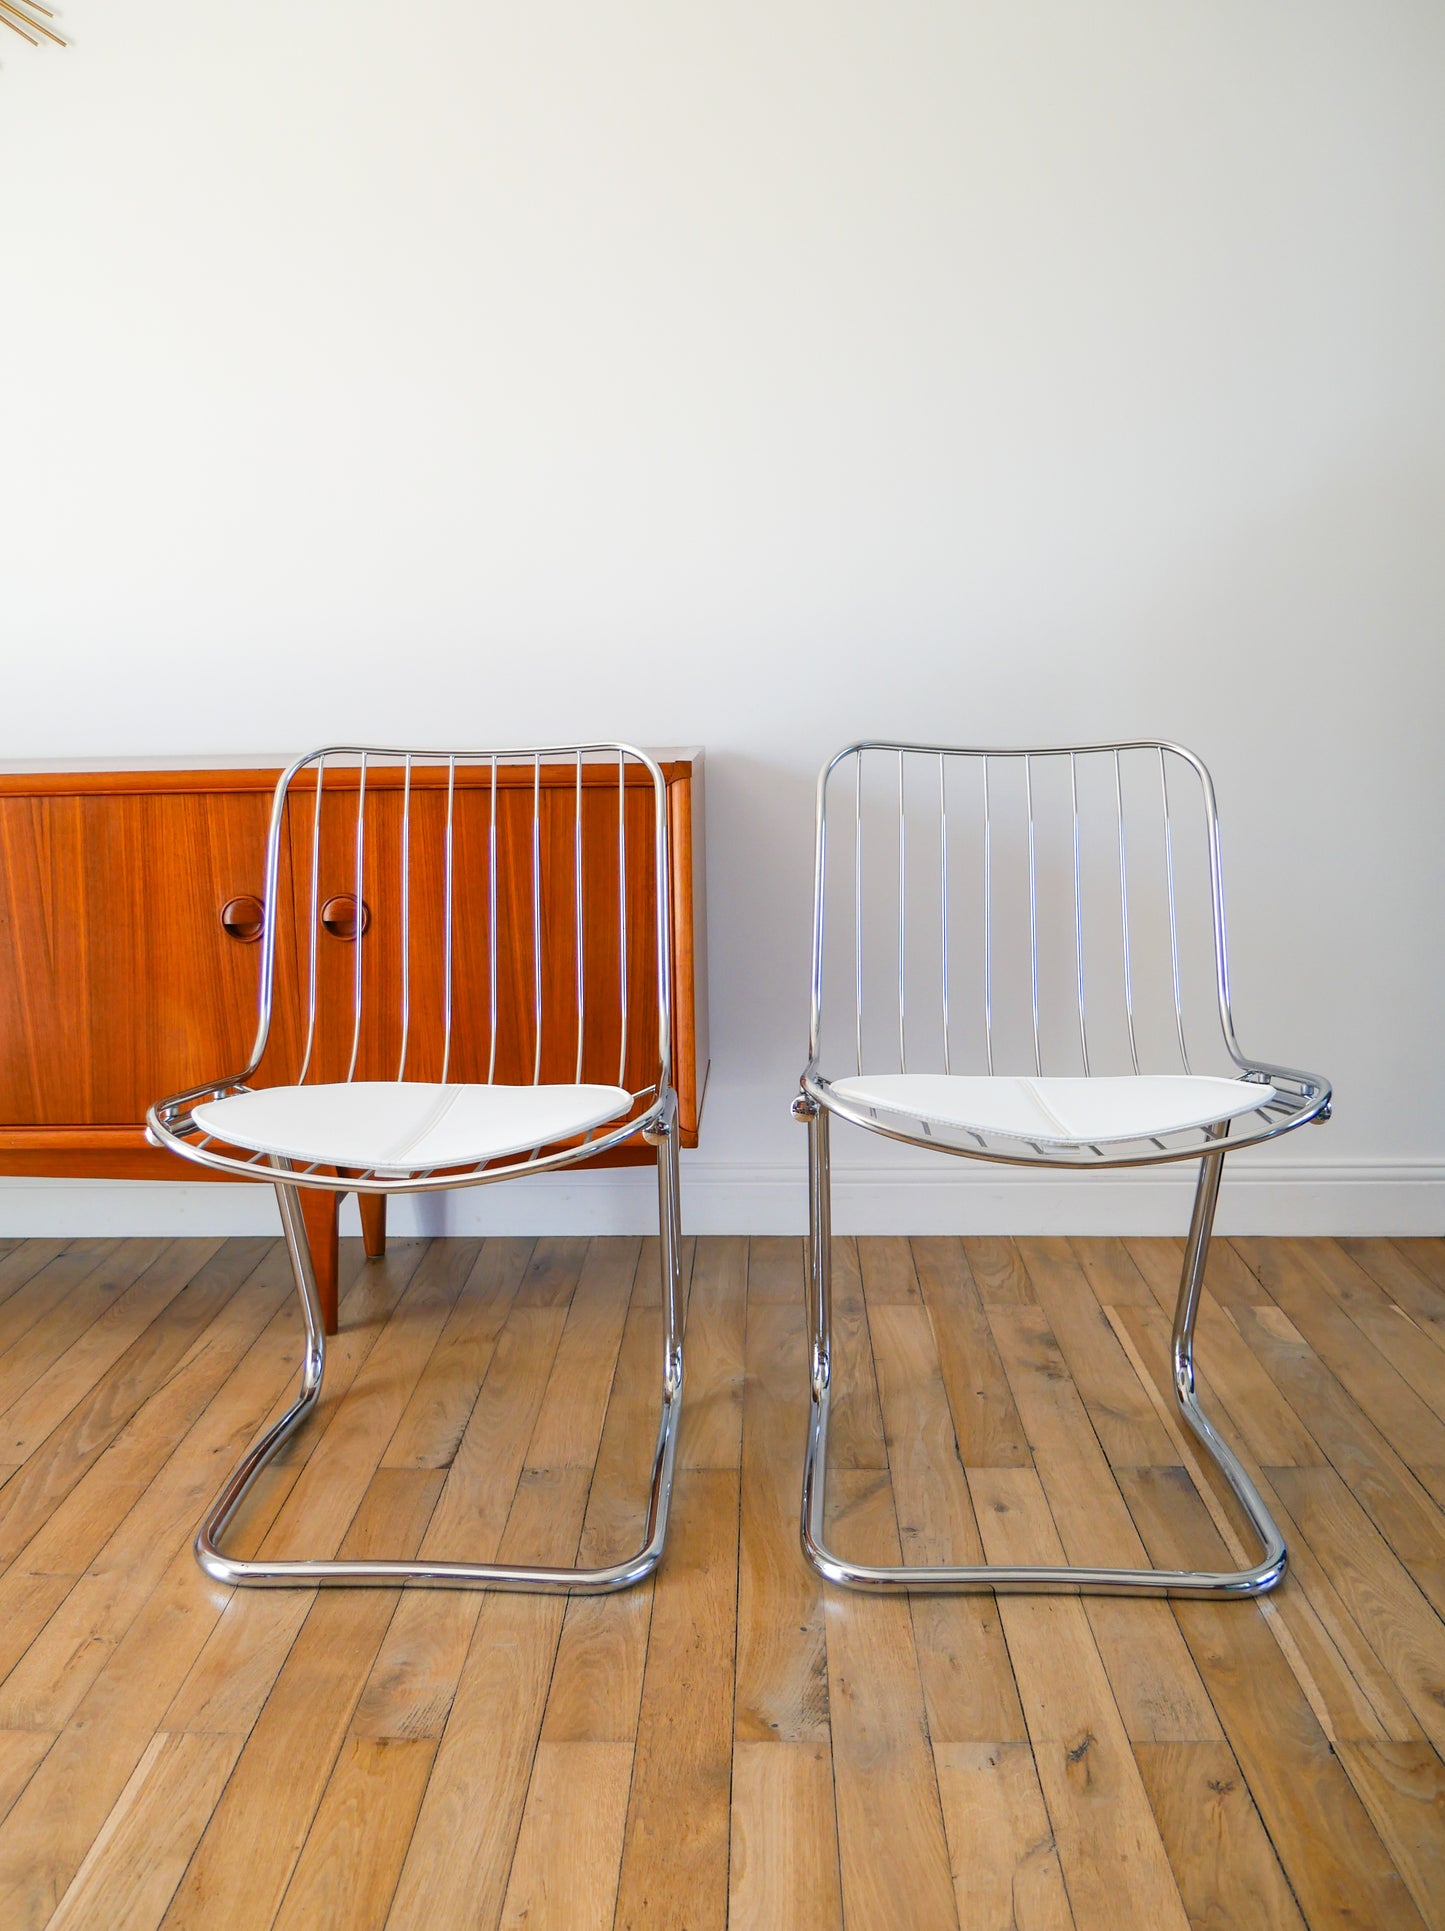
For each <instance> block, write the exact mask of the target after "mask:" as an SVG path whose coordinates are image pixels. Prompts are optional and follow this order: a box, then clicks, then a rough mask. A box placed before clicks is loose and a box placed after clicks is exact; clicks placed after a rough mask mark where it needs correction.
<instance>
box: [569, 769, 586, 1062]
mask: <svg viewBox="0 0 1445 1931" xmlns="http://www.w3.org/2000/svg"><path fill="white" fill-rule="evenodd" d="M572 877H573V881H574V884H575V888H576V892H575V905H574V917H575V920H576V927H577V1069H576V1071H575V1072H574V1073H573V1075H572V1077H573V1079H574V1080H575V1081H576V1083H577V1084H578V1085H579V1086H580V1085H581V1084H582V1030H583V1019H584V1016H585V1014H586V1010H587V999H586V993H585V989H584V988H585V982H584V979H583V954H584V947H583V944H582V753H581V751H580V750H579V751H578V753H577V795H576V817H575V820H574V823H573V826H572Z"/></svg>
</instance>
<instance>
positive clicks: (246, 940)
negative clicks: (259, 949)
mask: <svg viewBox="0 0 1445 1931" xmlns="http://www.w3.org/2000/svg"><path fill="white" fill-rule="evenodd" d="M265 923H266V908H265V906H264V905H263V904H262V903H261V901H260V899H258V898H252V897H251V895H250V894H249V893H244V894H243V895H242V896H241V897H240V898H228V899H227V900H226V903H225V904H224V905H223V906H222V907H221V930H222V931H223V932H224V933H225V935H226V937H227V938H228V939H236V940H238V941H239V942H240V944H242V945H254V944H255V943H256V941H257V940H258V939H259V938H260V936H261V933H262V930H263V928H264V926H265Z"/></svg>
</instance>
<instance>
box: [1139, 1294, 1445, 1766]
mask: <svg viewBox="0 0 1445 1931" xmlns="http://www.w3.org/2000/svg"><path fill="white" fill-rule="evenodd" d="M1113 1318H1114V1319H1115V1320H1117V1322H1118V1324H1119V1332H1120V1335H1121V1338H1122V1339H1123V1340H1124V1342H1125V1344H1126V1346H1131V1347H1132V1348H1133V1349H1134V1351H1135V1357H1136V1359H1137V1360H1138V1361H1139V1363H1140V1368H1141V1375H1142V1377H1143V1378H1144V1379H1145V1380H1146V1381H1147V1380H1149V1379H1150V1378H1152V1380H1153V1383H1154V1388H1155V1394H1156V1399H1157V1401H1158V1403H1159V1406H1160V1409H1161V1412H1163V1413H1166V1414H1167V1413H1169V1411H1170V1409H1171V1408H1172V1405H1173V1400H1174V1396H1173V1388H1172V1375H1171V1369H1170V1350H1169V1324H1168V1322H1167V1321H1166V1320H1165V1319H1164V1317H1163V1315H1162V1313H1160V1312H1159V1311H1157V1310H1156V1311H1154V1312H1152V1313H1151V1312H1150V1310H1148V1309H1145V1308H1120V1309H1117V1310H1115V1311H1114V1316H1113ZM1206 1412H1211V1410H1210V1408H1208V1407H1206ZM1212 1412H1213V1413H1214V1414H1216V1415H1217V1416H1219V1418H1220V1420H1221V1421H1222V1422H1224V1423H1225V1425H1226V1426H1228V1424H1230V1423H1231V1422H1232V1421H1233V1420H1234V1418H1235V1413H1236V1412H1237V1411H1234V1410H1231V1409H1230V1408H1228V1407H1226V1406H1225V1405H1224V1404H1222V1403H1215V1404H1214V1406H1213V1409H1212ZM1168 1425H1169V1426H1170V1428H1171V1429H1172V1430H1173V1432H1174V1433H1175V1435H1176V1438H1177V1439H1178V1441H1179V1444H1180V1451H1181V1452H1180V1462H1181V1464H1183V1463H1184V1462H1185V1456H1186V1454H1188V1455H1189V1463H1188V1466H1189V1467H1190V1469H1191V1472H1193V1474H1194V1483H1195V1487H1196V1489H1199V1490H1200V1493H1201V1494H1202V1495H1205V1496H1206V1499H1209V1498H1211V1497H1212V1510H1213V1512H1214V1513H1215V1525H1216V1527H1218V1526H1219V1523H1220V1522H1221V1521H1227V1522H1230V1523H1231V1524H1232V1526H1231V1539H1230V1540H1229V1544H1228V1546H1229V1549H1230V1553H1231V1557H1232V1559H1233V1560H1234V1561H1235V1562H1236V1563H1237V1564H1240V1565H1242V1564H1243V1563H1244V1562H1245V1561H1246V1560H1248V1559H1249V1556H1250V1554H1251V1553H1252V1552H1253V1551H1254V1549H1255V1544H1254V1540H1253V1537H1252V1535H1251V1534H1250V1532H1249V1531H1248V1529H1247V1528H1246V1527H1245V1526H1244V1525H1243V1523H1242V1520H1241V1519H1238V1517H1237V1509H1236V1507H1235V1504H1234V1502H1233V1498H1232V1497H1231V1498H1229V1499H1228V1502H1227V1505H1226V1500H1225V1498H1224V1494H1223V1490H1222V1485H1221V1484H1218V1483H1217V1482H1214V1481H1212V1480H1211V1481H1210V1482H1209V1483H1208V1485H1207V1487H1206V1488H1200V1483H1201V1480H1202V1477H1201V1474H1200V1472H1199V1458H1198V1455H1197V1451H1194V1450H1192V1449H1190V1448H1188V1447H1187V1445H1186V1442H1185V1431H1184V1429H1183V1427H1182V1425H1181V1424H1180V1423H1179V1421H1178V1420H1177V1417H1174V1416H1171V1419H1170V1421H1169V1424H1168ZM1236 1452H1237V1453H1238V1455H1239V1457H1240V1460H1241V1462H1242V1463H1243V1465H1244V1470H1245V1473H1246V1474H1247V1475H1248V1476H1249V1477H1250V1479H1251V1480H1252V1481H1253V1483H1254V1485H1255V1487H1256V1488H1257V1489H1258V1490H1259V1493H1260V1496H1261V1499H1262V1500H1263V1502H1264V1505H1265V1507H1266V1508H1267V1509H1268V1510H1269V1511H1270V1513H1271V1515H1272V1516H1273V1517H1274V1519H1275V1521H1276V1522H1277V1523H1278V1525H1279V1528H1280V1531H1281V1533H1282V1534H1283V1535H1284V1537H1285V1540H1286V1543H1287V1545H1288V1548H1289V1552H1290V1569H1289V1573H1288V1575H1287V1577H1286V1579H1285V1582H1284V1584H1283V1586H1282V1587H1281V1588H1279V1589H1278V1590H1276V1591H1275V1592H1274V1593H1273V1594H1272V1595H1271V1596H1269V1597H1268V1598H1267V1599H1266V1600H1265V1603H1264V1606H1263V1608H1262V1610H1261V1614H1263V1615H1264V1617H1265V1618H1266V1620H1267V1622H1268V1624H1269V1627H1270V1630H1271V1632H1272V1634H1273V1635H1274V1636H1275V1638H1276V1640H1277V1641H1278V1642H1279V1643H1280V1645H1281V1647H1282V1649H1283V1650H1284V1653H1285V1657H1286V1660H1287V1661H1288V1662H1289V1664H1290V1667H1291V1668H1292V1669H1293V1670H1294V1672H1295V1674H1296V1676H1297V1678H1298V1680H1299V1682H1300V1684H1301V1687H1302V1688H1303V1689H1304V1691H1305V1694H1306V1696H1307V1697H1308V1698H1309V1700H1310V1704H1311V1707H1312V1708H1313V1710H1314V1712H1315V1714H1316V1716H1317V1717H1318V1718H1319V1720H1320V1723H1321V1726H1322V1727H1323V1729H1324V1731H1325V1734H1326V1736H1328V1737H1329V1738H1330V1740H1331V1742H1334V1741H1337V1740H1338V1739H1340V1738H1342V1737H1358V1738H1365V1739H1368V1738H1385V1737H1401V1738H1414V1737H1418V1736H1419V1735H1421V1734H1422V1733H1421V1731H1420V1728H1419V1725H1418V1724H1417V1723H1416V1721H1415V1719H1414V1718H1413V1717H1412V1716H1411V1714H1410V1711H1409V1707H1408V1705H1407V1704H1406V1702H1405V1700H1404V1698H1403V1697H1402V1696H1401V1694H1400V1691H1399V1687H1398V1685H1396V1684H1395V1683H1394V1682H1393V1681H1392V1680H1391V1679H1390V1677H1389V1676H1388V1674H1387V1672H1386V1671H1385V1668H1384V1666H1383V1665H1382V1664H1381V1663H1380V1661H1379V1659H1378V1657H1377V1656H1376V1655H1375V1654H1374V1651H1373V1650H1372V1649H1371V1647H1370V1645H1369V1642H1368V1641H1367V1639H1366V1637H1365V1635H1364V1634H1363V1632H1362V1631H1361V1629H1360V1628H1359V1625H1358V1624H1357V1622H1356V1621H1355V1619H1354V1617H1353V1616H1352V1615H1351V1614H1350V1612H1349V1610H1348V1609H1347V1608H1346V1606H1345V1604H1344V1603H1343V1602H1342V1601H1341V1599H1340V1596H1339V1593H1338V1591H1337V1590H1336V1588H1335V1587H1334V1585H1333V1583H1332V1582H1331V1581H1330V1580H1329V1578H1328V1577H1327V1576H1326V1574H1325V1573H1324V1571H1323V1569H1322V1568H1321V1566H1320V1564H1319V1563H1318V1561H1317V1560H1316V1559H1315V1557H1314V1554H1313V1552H1312V1551H1311V1550H1310V1548H1309V1545H1308V1544H1307V1543H1306V1542H1305V1541H1304V1540H1303V1538H1302V1537H1301V1536H1300V1535H1299V1533H1298V1531H1297V1529H1296V1527H1295V1525H1294V1523H1293V1521H1292V1519H1291V1517H1290V1515H1289V1511H1288V1509H1287V1507H1286V1504H1285V1502H1284V1501H1283V1499H1282V1498H1281V1496H1280V1495H1279V1493H1278V1491H1277V1490H1276V1489H1275V1487H1274V1486H1273V1485H1272V1483H1271V1481H1270V1478H1269V1476H1268V1474H1266V1472H1265V1471H1264V1469H1262V1468H1261V1467H1260V1466H1259V1464H1258V1462H1257V1461H1256V1460H1255V1459H1254V1457H1253V1456H1252V1455H1251V1453H1250V1451H1249V1449H1248V1448H1247V1447H1246V1446H1245V1445H1244V1444H1243V1442H1242V1441H1240V1440H1238V1437H1237V1436H1236ZM1290 1466H1296V1464H1291V1465H1290ZM1310 1466H1311V1468H1315V1467H1316V1466H1324V1464H1323V1463H1321V1464H1319V1465H1316V1464H1310ZM1216 1491H1218V1492H1217V1493H1216ZM1198 1561H1199V1562H1200V1563H1201V1564H1204V1563H1205V1562H1206V1557H1205V1556H1204V1554H1203V1553H1202V1552H1201V1554H1200V1555H1199V1557H1198Z"/></svg>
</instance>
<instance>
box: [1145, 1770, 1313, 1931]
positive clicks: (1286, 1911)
mask: <svg viewBox="0 0 1445 1931" xmlns="http://www.w3.org/2000/svg"><path fill="white" fill-rule="evenodd" d="M1134 1755H1135V1757H1136V1758H1137V1759H1138V1763H1139V1772H1140V1775H1141V1776H1142V1777H1143V1779H1144V1788H1145V1789H1146V1790H1147V1791H1148V1793H1149V1802H1150V1804H1151V1805H1152V1806H1153V1810H1154V1817H1155V1821H1156V1822H1157V1823H1158V1825H1159V1832H1160V1835H1161V1836H1162V1837H1163V1839H1164V1848H1165V1850H1166V1851H1167V1853H1168V1855H1169V1863H1170V1867H1171V1868H1172V1870H1173V1872H1174V1876H1175V1878H1176V1880H1177V1882H1178V1885H1179V1895H1180V1896H1181V1897H1182V1898H1183V1900H1184V1908H1185V1909H1186V1910H1187V1911H1188V1913H1189V1921H1190V1923H1191V1924H1203V1925H1215V1924H1218V1925H1226V1924H1237V1925H1241V1926H1243V1925H1248V1926H1249V1927H1250V1931H1304V1919H1303V1918H1302V1917H1301V1916H1300V1911H1299V1906H1298V1904H1296V1902H1295V1898H1294V1893H1293V1891H1291V1889H1290V1887H1289V1880H1288V1879H1287V1878H1286V1877H1285V1874H1284V1872H1283V1871H1282V1870H1281V1869H1280V1863H1279V1859H1278V1858H1277V1857H1276V1856H1275V1854H1274V1846H1273V1845H1272V1844H1271V1843H1270V1841H1269V1835H1268V1833H1267V1832H1266V1830H1265V1828H1264V1825H1263V1823H1262V1822H1261V1820H1260V1815H1259V1812H1258V1811H1257V1810H1256V1809H1255V1805H1254V1799H1253V1798H1252V1797H1251V1796H1250V1794H1249V1787H1248V1785H1247V1784H1246V1783H1245V1781H1244V1778H1243V1777H1242V1776H1241V1775H1240V1770H1239V1765H1238V1764H1237V1763H1236V1762H1235V1760H1234V1755H1233V1752H1232V1751H1231V1750H1230V1748H1229V1745H1228V1744H1227V1743H1225V1742H1224V1740H1223V1738H1220V1739H1219V1740H1218V1741H1217V1742H1213V1743H1211V1742H1204V1741H1201V1742H1197V1743H1136V1744H1135V1745H1134Z"/></svg>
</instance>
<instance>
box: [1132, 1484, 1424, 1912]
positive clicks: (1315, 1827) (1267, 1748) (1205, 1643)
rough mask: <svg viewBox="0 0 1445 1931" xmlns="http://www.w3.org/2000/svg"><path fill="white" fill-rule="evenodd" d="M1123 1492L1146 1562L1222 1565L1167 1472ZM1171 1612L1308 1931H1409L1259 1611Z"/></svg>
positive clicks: (1360, 1810)
mask: <svg viewBox="0 0 1445 1931" xmlns="http://www.w3.org/2000/svg"><path fill="white" fill-rule="evenodd" d="M1126 1480H1127V1490H1126V1492H1127V1494H1128V1497H1129V1502H1130V1507H1131V1509H1132V1511H1133V1514H1134V1519H1135V1521H1136V1522H1138V1523H1139V1526H1140V1530H1141V1533H1142V1534H1143V1536H1144V1539H1145V1542H1146V1544H1147V1545H1148V1547H1149V1551H1150V1554H1151V1555H1152V1556H1153V1558H1154V1559H1155V1561H1160V1562H1171V1561H1188V1560H1191V1559H1194V1558H1192V1557H1191V1556H1190V1555H1189V1554H1188V1553H1186V1552H1187V1551H1191V1550H1197V1549H1199V1548H1200V1547H1201V1546H1203V1547H1205V1548H1207V1549H1208V1550H1209V1551H1210V1559H1211V1560H1212V1561H1215V1562H1221V1563H1222V1562H1223V1560H1225V1550H1224V1548H1223V1546H1222V1544H1221V1543H1220V1541H1219V1538H1218V1536H1217V1534H1216V1533H1215V1532H1214V1530H1213V1528H1212V1526H1211V1525H1210V1523H1209V1521H1208V1518H1207V1516H1206V1515H1205V1513H1204V1509H1203V1505H1202V1504H1201V1503H1200V1501H1199V1499H1198V1497H1197V1496H1196V1495H1195V1493H1194V1491H1193V1489H1192V1487H1187V1486H1186V1485H1185V1483H1184V1482H1183V1480H1182V1478H1181V1477H1180V1475H1179V1473H1178V1472H1177V1471H1175V1472H1173V1473H1171V1472H1170V1471H1161V1470H1147V1471H1143V1470H1141V1471H1139V1472H1138V1474H1137V1476H1135V1477H1133V1478H1132V1479H1131V1478H1126ZM1173 1609H1174V1614H1175V1616H1176V1617H1177V1618H1178V1621H1179V1626H1180V1628H1181V1629H1182V1630H1183V1632H1184V1640H1185V1641H1186V1642H1187V1643H1188V1645H1189V1648H1190V1651H1191V1653H1192V1655H1193V1657H1194V1660H1195V1663H1196V1664H1197V1665H1198V1668H1199V1673H1200V1675H1201V1676H1202V1677H1203V1679H1204V1683H1205V1686H1206V1688H1207V1689H1208V1691H1209V1693H1210V1696H1211V1697H1212V1698H1213V1701H1214V1707H1215V1710H1216V1711H1217V1712H1218V1715H1219V1718H1220V1721H1221V1723H1222V1724H1223V1726H1224V1733H1225V1736H1226V1738H1227V1739H1228V1742H1229V1745H1230V1748H1231V1749H1232V1750H1233V1752H1234V1756H1235V1760H1236V1762H1237V1763H1238V1764H1239V1767H1240V1769H1241V1770H1242V1771H1243V1772H1244V1776H1245V1778H1246V1781H1247V1782H1248V1784H1249V1789H1250V1794H1251V1795H1252V1796H1253V1798H1254V1801H1255V1803H1256V1805H1257V1806H1258V1808H1259V1813H1260V1816H1261V1817H1262V1818H1263V1820H1264V1824H1265V1828H1266V1829H1267V1830H1268V1832H1269V1835H1270V1839H1271V1841H1272V1843H1273V1845H1274V1848H1275V1852H1276V1854H1277V1855H1278V1857H1279V1859H1280V1862H1281V1864H1282V1865H1283V1866H1284V1870H1285V1874H1286V1876H1287V1877H1288V1878H1289V1881H1290V1884H1291V1887H1292V1888H1293V1890H1294V1894H1295V1897H1296V1899H1297V1900H1298V1902H1299V1904H1300V1906H1301V1908H1302V1910H1303V1911H1304V1914H1305V1917H1306V1919H1307V1921H1308V1923H1309V1925H1310V1927H1311V1931H1359V1928H1360V1927H1361V1926H1363V1925H1367V1924H1368V1925H1381V1926H1383V1925H1389V1926H1391V1927H1392V1931H1393V1928H1395V1927H1398V1931H1406V1927H1411V1926H1416V1925H1418V1924H1419V1923H1420V1916H1419V1913H1418V1912H1417V1911H1416V1909H1415V1907H1414V1904H1413V1903H1412V1901H1411V1898H1410V1894H1409V1891H1408V1890H1407V1888H1406V1886H1405V1884H1404V1881H1403V1880H1402V1878H1401V1877H1400V1874H1399V1872H1398V1871H1397V1870H1396V1868H1395V1866H1394V1863H1393V1861H1392V1860H1391V1858H1390V1855H1389V1852H1388V1851H1387V1850H1386V1848H1385V1845H1384V1843H1383V1842H1382V1841H1381V1839H1380V1836H1379V1833H1378V1832H1377V1831H1376V1829H1375V1827H1374V1825H1373V1824H1372V1823H1371V1821H1370V1818H1369V1816H1368V1814H1367V1812H1366V1811H1365V1808H1364V1806H1363V1805H1362V1804H1361V1802H1360V1800H1359V1798H1358V1797H1357V1796H1356V1794H1355V1792H1354V1789H1353V1787H1352V1786H1351V1784H1350V1781H1349V1779H1348V1778H1347V1777H1346V1775H1345V1773H1344V1770H1343V1768H1342V1767H1341V1765H1340V1762H1339V1760H1338V1758H1337V1757H1336V1756H1335V1754H1334V1751H1333V1750H1332V1748H1331V1746H1330V1743H1329V1740H1328V1738H1327V1737H1326V1736H1325V1734H1324V1731H1323V1730H1322V1729H1321V1728H1320V1725H1319V1722H1318V1720H1317V1718H1316V1716H1315V1713H1314V1711H1313V1710H1312V1709H1311V1707H1310V1704H1309V1701H1308V1699H1307V1698H1306V1696H1305V1694H1304V1692H1303V1690H1302V1689H1301V1687H1300V1685H1299V1683H1298V1682H1297V1681H1296V1679H1295V1677H1294V1676H1293V1674H1292V1673H1291V1671H1290V1669H1289V1667H1288V1665H1287V1663H1286V1661H1285V1658H1284V1655H1283V1653H1282V1652H1281V1650H1280V1649H1279V1647H1278V1646H1277V1644H1276V1643H1275V1642H1274V1641H1273V1639H1272V1637H1271V1636H1270V1633H1269V1631H1268V1629H1267V1628H1266V1626H1265V1620H1264V1616H1263V1614H1262V1613H1261V1611H1260V1609H1259V1608H1258V1607H1257V1606H1256V1605H1254V1604H1220V1603H1209V1602H1189V1601H1184V1600H1178V1601H1176V1602H1175V1603H1174V1604H1173ZM1235 1609H1238V1610H1239V1612H1240V1613H1238V1614H1231V1613H1229V1612H1230V1611H1232V1610H1235Z"/></svg>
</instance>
